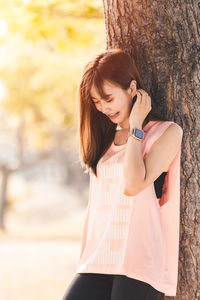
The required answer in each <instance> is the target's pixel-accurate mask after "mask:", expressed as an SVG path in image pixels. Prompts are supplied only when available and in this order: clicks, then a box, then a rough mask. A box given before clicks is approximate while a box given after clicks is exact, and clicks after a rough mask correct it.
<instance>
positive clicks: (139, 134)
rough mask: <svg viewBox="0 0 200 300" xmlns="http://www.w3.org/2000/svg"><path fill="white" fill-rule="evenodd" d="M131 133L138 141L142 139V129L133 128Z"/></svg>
mask: <svg viewBox="0 0 200 300" xmlns="http://www.w3.org/2000/svg"><path fill="white" fill-rule="evenodd" d="M131 135H132V136H133V137H134V138H136V139H137V140H140V141H142V140H143V139H144V131H143V130H141V129H139V128H134V129H133V130H132V132H131Z"/></svg>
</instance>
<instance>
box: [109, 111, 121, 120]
mask: <svg viewBox="0 0 200 300" xmlns="http://www.w3.org/2000/svg"><path fill="white" fill-rule="evenodd" d="M118 115H119V112H117V113H116V115H114V116H111V115H107V116H108V117H109V118H111V119H114V118H116V117H117V116H118Z"/></svg>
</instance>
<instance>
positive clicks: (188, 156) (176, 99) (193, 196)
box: [103, 0, 200, 300]
mask: <svg viewBox="0 0 200 300" xmlns="http://www.w3.org/2000/svg"><path fill="white" fill-rule="evenodd" d="M103 5H104V17H105V24H106V38H107V49H110V48H121V49H123V50H125V51H127V52H128V53H129V54H130V55H131V56H132V57H133V58H134V60H135V62H136V65H137V67H138V69H139V71H140V74H141V75H142V78H143V81H144V84H145V88H146V91H147V92H148V93H149V94H150V96H151V98H152V106H155V107H156V108H157V109H158V110H159V111H160V112H161V113H162V114H163V115H167V117H168V119H169V120H174V122H176V123H178V124H179V125H180V126H181V127H182V128H183V131H184V134H183V141H182V154H181V191H180V192H181V200H180V201H181V203H180V205H181V212H180V251H179V274H178V287H177V296H176V297H165V299H180V300H198V299H200V197H199V195H200V173H199V170H200V105H199V102H200V101H199V100H200V66H199V63H200V0H199V1H195V0H177V1H176V0H155V1H154V0H152V1H151V0H137V1H134V0H133V1H132V0H103Z"/></svg>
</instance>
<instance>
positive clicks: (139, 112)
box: [129, 89, 151, 130]
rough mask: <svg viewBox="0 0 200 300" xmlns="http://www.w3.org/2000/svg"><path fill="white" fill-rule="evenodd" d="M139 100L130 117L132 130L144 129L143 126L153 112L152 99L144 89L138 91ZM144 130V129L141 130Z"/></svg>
mask: <svg viewBox="0 0 200 300" xmlns="http://www.w3.org/2000/svg"><path fill="white" fill-rule="evenodd" d="M136 94H137V99H136V101H135V103H134V105H133V107H132V110H131V112H130V116H129V124H130V130H131V129H133V127H142V124H143V122H144V120H145V118H146V116H147V115H148V113H149V112H150V111H151V97H150V96H149V95H148V94H147V92H145V91H144V90H142V89H138V90H137V92H136ZM141 129H142V128H141Z"/></svg>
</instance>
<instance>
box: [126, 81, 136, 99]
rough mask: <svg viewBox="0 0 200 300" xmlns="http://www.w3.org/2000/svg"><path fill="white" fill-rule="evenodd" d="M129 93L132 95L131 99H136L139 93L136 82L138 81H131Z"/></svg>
mask: <svg viewBox="0 0 200 300" xmlns="http://www.w3.org/2000/svg"><path fill="white" fill-rule="evenodd" d="M128 91H129V93H130V94H131V97H134V96H135V95H136V91H137V82H136V80H131V82H130V85H129V88H128Z"/></svg>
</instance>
